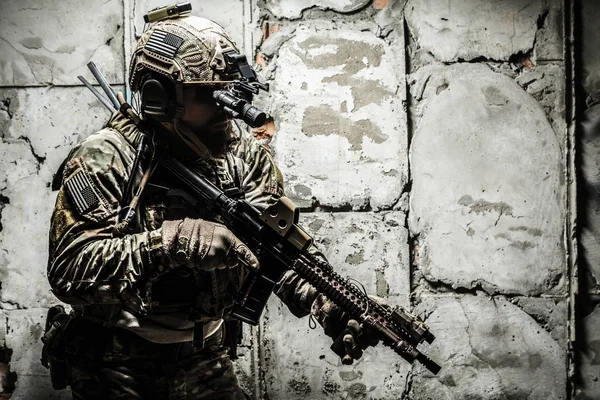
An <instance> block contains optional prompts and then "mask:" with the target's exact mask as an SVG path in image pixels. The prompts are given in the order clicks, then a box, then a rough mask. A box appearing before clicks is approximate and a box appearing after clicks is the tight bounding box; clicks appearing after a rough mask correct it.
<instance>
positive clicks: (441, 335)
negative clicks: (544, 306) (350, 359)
mask: <svg viewBox="0 0 600 400" xmlns="http://www.w3.org/2000/svg"><path fill="white" fill-rule="evenodd" d="M550 301H552V300H550ZM416 312H417V313H418V314H425V315H427V316H428V317H427V319H426V322H427V324H428V325H429V326H430V327H431V331H432V332H433V333H434V335H436V340H435V341H434V342H433V343H432V344H431V345H430V347H429V348H428V349H427V351H428V354H429V356H430V357H431V358H433V359H434V360H436V361H437V362H438V363H440V364H441V366H442V369H441V371H440V372H439V374H438V375H436V376H434V375H433V374H431V373H430V372H429V371H427V370H426V369H425V368H423V367H422V366H416V367H415V368H414V369H413V381H412V386H411V387H412V391H411V393H410V395H409V398H411V399H413V400H425V399H445V398H453V399H454V398H456V399H486V400H500V399H539V400H545V399H556V400H560V399H566V398H567V393H566V391H567V385H566V372H565V365H566V364H565V363H566V352H565V351H564V350H563V349H561V346H560V345H559V344H558V343H556V341H555V340H553V339H552V337H551V335H550V334H549V333H548V332H547V331H546V330H544V329H543V328H542V327H540V326H539V325H538V323H537V322H536V321H535V320H534V319H533V318H531V317H530V316H529V315H527V314H526V313H525V312H523V311H522V310H521V309H519V308H518V307H516V306H515V305H513V304H511V303H509V302H508V301H506V300H504V299H501V298H491V299H490V298H487V297H482V296H465V297H438V298H432V297H429V298H426V299H424V300H423V302H422V303H420V304H419V305H418V306H417V307H416Z"/></svg>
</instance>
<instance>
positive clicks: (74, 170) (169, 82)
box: [48, 15, 373, 400]
mask: <svg viewBox="0 0 600 400" xmlns="http://www.w3.org/2000/svg"><path fill="white" fill-rule="evenodd" d="M230 51H235V52H238V49H237V47H236V45H235V44H234V43H233V41H232V40H231V38H230V37H229V35H228V34H227V33H226V32H225V31H224V30H223V28H222V27H220V26H219V25H217V24H216V23H214V22H212V21H210V20H207V19H204V18H200V17H195V16H189V15H188V16H180V17H174V18H168V19H163V20H161V21H159V22H156V23H154V24H152V25H151V26H150V27H149V29H147V30H146V31H145V32H144V33H143V35H142V37H141V38H140V40H139V42H138V45H137V48H136V50H135V52H134V54H133V57H132V60H131V65H130V70H129V71H130V76H129V83H130V86H131V89H132V91H133V92H137V93H138V94H139V96H140V100H141V105H140V109H141V110H140V111H141V114H142V122H141V123H139V124H138V122H139V121H135V118H133V119H132V118H131V116H128V115H127V113H124V112H121V111H117V112H115V113H114V114H113V115H112V116H111V118H110V120H109V121H108V123H107V125H106V126H105V127H104V128H103V129H102V130H101V131H99V132H97V133H96V134H93V135H91V136H90V137H89V138H88V139H86V140H85V141H83V142H82V143H80V144H78V145H77V146H76V147H75V148H74V149H73V150H72V151H71V152H70V154H69V155H68V157H67V159H66V162H65V163H64V164H63V165H64V167H63V168H62V171H61V172H60V177H61V178H62V182H61V185H60V191H59V193H58V197H57V200H56V206H55V210H54V213H53V215H52V223H51V228H50V257H49V263H48V279H49V282H50V285H51V287H52V291H53V293H54V294H55V295H56V296H57V297H58V298H59V299H60V300H62V301H63V302H65V303H68V304H70V305H71V306H72V308H73V312H72V313H71V315H72V319H71V320H70V321H69V322H68V324H66V325H67V328H66V329H64V330H62V331H61V334H60V335H57V336H56V337H60V340H59V339H56V340H55V343H54V344H53V345H52V346H50V347H51V348H52V349H50V350H48V351H50V352H55V354H57V353H58V354H62V355H63V356H64V359H65V360H66V373H65V374H64V375H66V377H65V381H64V382H59V381H60V378H61V377H60V375H61V374H60V373H58V372H57V371H58V370H57V371H52V375H53V378H54V379H55V380H56V382H54V385H55V387H64V386H65V384H68V385H69V386H70V387H71V390H72V393H73V398H75V399H86V400H89V399H121V398H123V399H125V398H126V399H243V398H247V395H245V394H244V393H243V391H242V390H241V389H240V387H239V385H238V382H237V380H236V377H235V375H234V373H233V370H232V363H231V359H230V356H231V355H233V356H234V354H232V347H235V344H236V339H237V336H238V334H237V331H239V329H240V326H239V323H238V322H237V321H236V320H230V318H229V317H228V313H229V310H230V309H231V307H232V305H233V302H234V300H235V298H236V295H237V293H238V291H239V289H240V286H241V283H242V282H243V280H244V278H245V276H246V275H247V272H248V269H251V268H259V265H258V260H257V259H256V257H255V256H254V255H253V254H252V252H251V251H250V250H249V249H248V248H247V247H246V246H245V245H244V244H243V243H242V242H241V241H240V240H238V239H237V238H236V237H235V236H234V235H233V233H232V232H231V231H229V229H227V228H226V227H225V226H224V225H223V224H221V223H219V221H218V220H216V219H215V217H214V216H213V215H211V214H210V213H209V212H208V211H207V210H204V209H202V208H200V207H198V206H196V204H195V203H194V199H193V198H190V196H189V195H187V194H186V193H185V191H184V188H182V187H177V186H174V185H173V184H172V182H171V180H170V179H169V177H168V175H167V174H166V172H165V171H163V170H162V169H161V166H160V153H161V152H165V153H168V154H170V155H171V156H174V157H176V158H177V159H178V160H180V161H181V162H183V163H184V164H186V165H187V166H188V167H189V168H191V169H192V170H194V171H196V172H197V173H200V174H203V175H204V176H206V177H207V178H209V179H210V180H211V181H212V182H213V183H215V184H216V185H217V186H219V187H220V188H221V189H223V190H225V189H229V188H232V187H237V188H239V189H241V190H242V191H243V192H244V193H245V198H246V199H247V200H248V201H249V202H250V203H251V204H253V205H254V206H255V207H257V208H259V209H265V208H266V207H267V206H268V205H271V204H273V203H274V202H275V201H277V199H278V198H279V197H280V196H281V195H282V194H283V181H282V176H281V173H280V172H279V170H278V168H277V166H276V165H275V164H274V161H273V159H272V157H271V155H270V153H269V151H268V150H267V149H266V148H265V147H264V146H263V145H261V144H260V143H259V142H258V141H257V140H256V139H255V138H254V137H253V136H252V135H250V134H248V133H247V132H246V131H245V130H242V129H240V128H239V127H237V125H236V124H234V123H232V120H231V119H230V118H229V116H228V115H227V114H226V113H225V112H224V111H223V110H222V109H221V108H219V107H218V106H217V105H216V103H215V101H214V100H213V96H212V95H213V92H214V90H216V89H219V88H223V87H225V86H226V85H228V84H230V82H231V81H232V80H234V79H236V78H238V75H237V73H234V72H232V71H231V69H230V68H229V66H228V60H227V58H226V57H225V56H224V53H227V52H230ZM140 126H143V127H144V130H145V131H147V132H149V133H151V135H150V136H151V137H152V138H153V140H152V143H150V144H149V145H148V146H147V149H145V150H144V147H143V146H140V140H141V137H142V134H141V131H140ZM136 149H140V150H143V151H140V152H137V151H136ZM129 182H133V184H129ZM128 205H133V206H134V208H135V211H136V214H135V218H134V219H133V221H132V222H131V223H130V224H129V225H128V226H125V227H124V226H123V223H122V219H123V212H119V211H120V210H124V209H125V210H127V208H126V207H127V206H128ZM125 225H127V224H125ZM275 293H276V294H277V296H279V297H280V298H281V300H282V301H284V302H285V304H286V305H287V306H288V307H289V309H290V310H291V312H292V313H294V315H296V316H298V317H302V316H306V315H308V314H309V313H311V312H312V315H313V316H314V317H315V318H316V319H317V321H319V322H320V323H321V325H322V326H323V327H324V328H325V332H326V333H327V334H328V335H330V336H331V337H332V338H334V339H335V338H337V337H338V335H340V333H341V332H342V331H343V330H344V329H345V328H346V327H349V328H350V330H351V332H352V333H353V334H352V335H346V336H345V338H344V339H345V340H344V342H345V343H346V347H347V352H348V355H347V356H346V360H345V361H346V362H348V361H349V360H350V361H351V360H352V359H353V358H357V357H360V355H361V354H362V350H363V349H364V348H366V347H367V346H368V344H371V345H372V344H373V342H372V341H371V338H372V336H371V335H370V334H369V332H364V331H365V330H364V329H362V332H361V326H359V324H358V323H357V322H356V321H353V320H350V321H349V320H348V318H347V317H346V316H345V315H344V314H343V313H342V312H341V311H340V309H339V308H338V307H337V306H335V305H334V304H333V303H332V302H331V301H329V300H328V299H327V298H326V297H325V296H323V295H321V294H319V293H317V291H316V290H315V289H314V288H313V287H312V286H310V285H309V284H308V283H307V282H306V281H304V280H303V279H302V278H300V277H299V276H298V275H296V274H295V273H294V272H292V271H288V272H287V273H286V274H285V275H284V276H283V278H282V279H281V281H280V282H279V283H278V284H277V286H276V289H275ZM64 325H65V324H63V326H64ZM359 333H362V336H361V338H364V340H362V339H361V340H355V339H354V338H355V337H358V334H359ZM57 343H58V344H57ZM59 358H60V357H56V356H55V357H54V358H53V359H55V360H57V359H59ZM51 359H52V355H51ZM58 366H59V364H58V363H56V367H57V368H58ZM245 396H246V397H245Z"/></svg>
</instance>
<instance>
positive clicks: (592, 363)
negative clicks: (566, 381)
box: [575, 298, 600, 400]
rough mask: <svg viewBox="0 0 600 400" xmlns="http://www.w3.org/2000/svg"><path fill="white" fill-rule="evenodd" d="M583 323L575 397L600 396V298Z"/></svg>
mask: <svg viewBox="0 0 600 400" xmlns="http://www.w3.org/2000/svg"><path fill="white" fill-rule="evenodd" d="M594 303H595V304H596V306H595V307H591V309H590V310H589V314H588V315H585V316H584V318H583V319H582V324H581V333H582V334H581V338H582V339H583V343H581V346H582V348H581V352H580V353H579V355H580V357H579V360H578V361H579V362H578V371H579V379H578V381H577V392H576V396H575V399H577V400H592V399H599V398H600V381H599V380H600V298H596V299H595V301H594Z"/></svg>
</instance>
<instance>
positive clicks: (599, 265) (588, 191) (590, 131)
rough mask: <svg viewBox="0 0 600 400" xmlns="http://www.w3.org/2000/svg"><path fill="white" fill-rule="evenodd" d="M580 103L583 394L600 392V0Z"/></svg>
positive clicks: (590, 11)
mask: <svg viewBox="0 0 600 400" xmlns="http://www.w3.org/2000/svg"><path fill="white" fill-rule="evenodd" d="M579 17H580V20H581V26H582V28H581V36H580V41H579V43H580V48H581V52H580V53H579V54H580V56H579V58H578V59H577V61H578V62H579V63H580V64H579V68H578V72H579V73H580V75H579V79H578V83H579V85H580V86H579V89H580V91H579V96H578V104H579V109H580V110H585V111H582V112H581V113H580V115H581V118H580V122H581V124H580V126H579V127H580V128H581V129H580V130H579V135H578V136H579V141H578V145H579V147H578V156H579V160H580V162H579V170H578V172H579V180H578V193H579V198H578V202H577V205H578V216H579V221H580V222H579V225H580V237H579V243H580V250H579V254H580V258H579V263H580V269H579V270H580V278H579V281H580V285H579V297H578V308H577V319H578V323H579V324H578V325H577V328H578V329H577V341H578V347H580V348H581V351H580V352H579V353H578V356H579V357H578V359H577V399H581V400H588V399H595V398H600V124H599V122H598V121H600V110H599V109H598V107H596V108H591V109H586V108H587V106H586V99H587V97H588V96H589V95H590V94H593V95H594V97H595V98H600V97H599V95H600V92H599V90H600V52H599V51H598V43H599V42H600V26H599V25H598V17H600V3H599V2H597V1H593V0H584V1H581V11H580V15H579Z"/></svg>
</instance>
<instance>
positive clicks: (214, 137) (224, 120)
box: [193, 112, 231, 155]
mask: <svg viewBox="0 0 600 400" xmlns="http://www.w3.org/2000/svg"><path fill="white" fill-rule="evenodd" d="M193 132H194V134H195V135H196V136H197V137H198V138H199V139H200V140H201V141H202V143H204V144H205V145H206V147H208V149H209V150H210V151H211V152H212V153H213V154H214V155H219V154H222V153H225V152H226V151H227V147H228V144H229V142H230V139H231V118H230V117H229V115H227V114H226V113H225V112H219V113H217V114H215V116H214V117H213V118H211V119H210V121H209V122H208V123H207V124H206V125H205V126H204V127H202V128H201V129H194V131H193Z"/></svg>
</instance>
